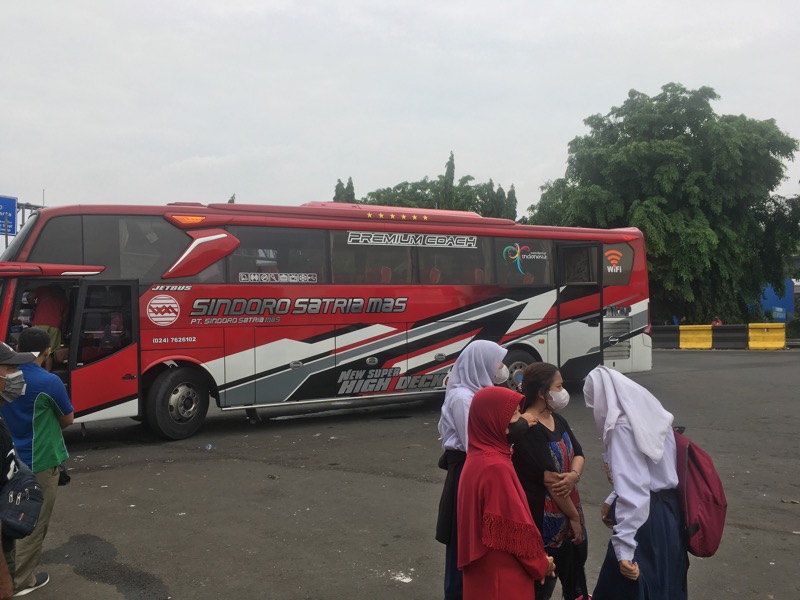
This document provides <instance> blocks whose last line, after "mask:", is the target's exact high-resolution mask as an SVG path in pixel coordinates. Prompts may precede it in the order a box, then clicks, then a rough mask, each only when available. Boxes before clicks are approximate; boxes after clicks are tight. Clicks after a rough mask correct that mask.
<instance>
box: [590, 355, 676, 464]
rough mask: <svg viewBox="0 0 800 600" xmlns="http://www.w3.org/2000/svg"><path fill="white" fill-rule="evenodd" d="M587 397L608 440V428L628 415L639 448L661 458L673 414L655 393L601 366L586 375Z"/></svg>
mask: <svg viewBox="0 0 800 600" xmlns="http://www.w3.org/2000/svg"><path fill="white" fill-rule="evenodd" d="M583 397H584V399H585V400H586V406H588V407H589V408H591V409H593V410H594V422H595V425H596V426H597V433H598V434H599V435H600V436H601V437H602V438H603V443H604V444H605V443H606V436H607V435H608V432H609V431H611V430H612V429H614V426H615V425H616V424H617V423H618V422H619V420H620V418H621V417H627V421H628V423H630V426H631V428H632V429H633V437H634V439H635V440H636V446H637V447H638V448H639V450H640V451H641V452H642V453H643V454H645V455H646V456H648V457H650V459H651V460H652V461H653V462H655V463H657V462H658V461H660V460H661V457H662V456H663V455H664V440H665V438H666V437H667V433H669V431H670V430H671V429H672V420H673V416H672V414H671V413H669V412H667V411H666V410H664V407H663V406H661V403H660V402H659V401H658V400H657V399H656V397H655V396H653V394H651V393H650V392H649V391H647V390H646V389H645V388H643V387H642V386H641V385H639V384H638V383H636V382H634V381H632V380H630V379H628V378H627V377H625V375H623V374H622V373H620V372H618V371H614V370H613V369H609V368H608V367H602V366H601V367H596V368H595V369H593V370H592V371H591V373H589V375H588V376H587V377H586V383H585V384H584V386H583Z"/></svg>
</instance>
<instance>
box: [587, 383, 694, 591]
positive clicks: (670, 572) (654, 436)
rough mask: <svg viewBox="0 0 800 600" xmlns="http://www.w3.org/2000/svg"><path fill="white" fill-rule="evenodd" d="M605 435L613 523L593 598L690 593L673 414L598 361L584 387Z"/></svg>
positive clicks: (606, 517)
mask: <svg viewBox="0 0 800 600" xmlns="http://www.w3.org/2000/svg"><path fill="white" fill-rule="evenodd" d="M583 393H584V398H585V400H586V406H588V407H589V408H591V409H592V410H593V411H594V420H595V425H596V426H597V432H598V434H599V435H600V436H601V437H602V438H603V443H604V444H605V449H606V452H605V453H604V460H605V462H606V465H607V468H608V472H609V480H610V481H611V483H612V485H613V486H614V491H613V492H612V493H611V495H610V496H609V497H608V498H607V499H606V502H605V503H604V504H603V508H602V509H601V517H602V519H603V522H604V523H605V524H606V525H607V526H608V527H611V528H612V529H613V534H612V536H611V541H610V542H609V544H608V551H607V553H606V557H605V561H604V562H603V566H602V568H601V570H600V575H599V577H598V579H597V586H596V588H595V590H594V593H593V594H592V598H593V600H686V598H687V588H686V574H687V571H688V568H689V559H688V555H687V553H686V544H685V540H684V537H683V527H682V525H681V523H682V519H681V513H680V505H679V503H678V495H677V492H676V490H675V488H676V486H677V485H678V474H677V471H676V463H675V436H674V434H673V431H672V420H673V417H672V414H670V413H669V412H667V411H666V410H664V407H663V406H661V403H660V402H659V401H658V400H657V399H656V398H655V396H653V395H652V394H651V393H650V392H649V391H647V390H646V389H645V388H643V387H642V386H640V385H639V384H637V383H635V382H634V381H632V380H630V379H628V378H627V377H625V376H624V375H622V374H621V373H618V372H617V371H614V370H613V369H608V368H606V367H597V368H596V369H594V370H593V371H592V372H591V373H589V375H588V377H587V378H586V384H585V386H584V388H583Z"/></svg>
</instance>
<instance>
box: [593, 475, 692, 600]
mask: <svg viewBox="0 0 800 600" xmlns="http://www.w3.org/2000/svg"><path fill="white" fill-rule="evenodd" d="M613 509H614V507H613V506H612V510H613ZM635 539H636V542H637V547H636V552H634V555H633V561H634V562H636V563H637V564H638V565H639V579H637V580H636V581H631V580H630V579H628V578H626V577H623V576H622V574H621V573H620V572H619V562H618V561H617V557H616V555H615V554H614V547H613V546H612V544H611V542H609V543H608V551H607V552H606V558H605V560H604V561H603V566H602V567H601V569H600V575H599V576H598V578H597V587H595V589H594V593H593V594H592V599H593V600H686V599H687V586H686V574H687V572H688V570H689V556H688V555H687V554H686V542H685V540H684V536H683V519H681V510H680V505H679V503H678V494H677V493H676V491H675V490H663V491H660V492H651V493H650V516H649V517H648V518H647V521H645V523H644V525H642V526H641V527H640V528H639V531H637V532H636V538H635Z"/></svg>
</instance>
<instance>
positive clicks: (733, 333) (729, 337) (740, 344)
mask: <svg viewBox="0 0 800 600" xmlns="http://www.w3.org/2000/svg"><path fill="white" fill-rule="evenodd" d="M748 339H749V337H748V330H747V325H746V324H744V325H712V327H711V347H712V348H713V349H715V350H747V344H748Z"/></svg>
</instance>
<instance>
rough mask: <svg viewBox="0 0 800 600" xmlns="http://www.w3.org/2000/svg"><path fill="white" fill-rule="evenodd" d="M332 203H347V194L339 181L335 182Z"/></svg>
mask: <svg viewBox="0 0 800 600" xmlns="http://www.w3.org/2000/svg"><path fill="white" fill-rule="evenodd" d="M333 201H334V202H347V192H346V191H345V189H344V184H343V183H342V180H341V179H337V180H336V188H335V189H334V190H333Z"/></svg>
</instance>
